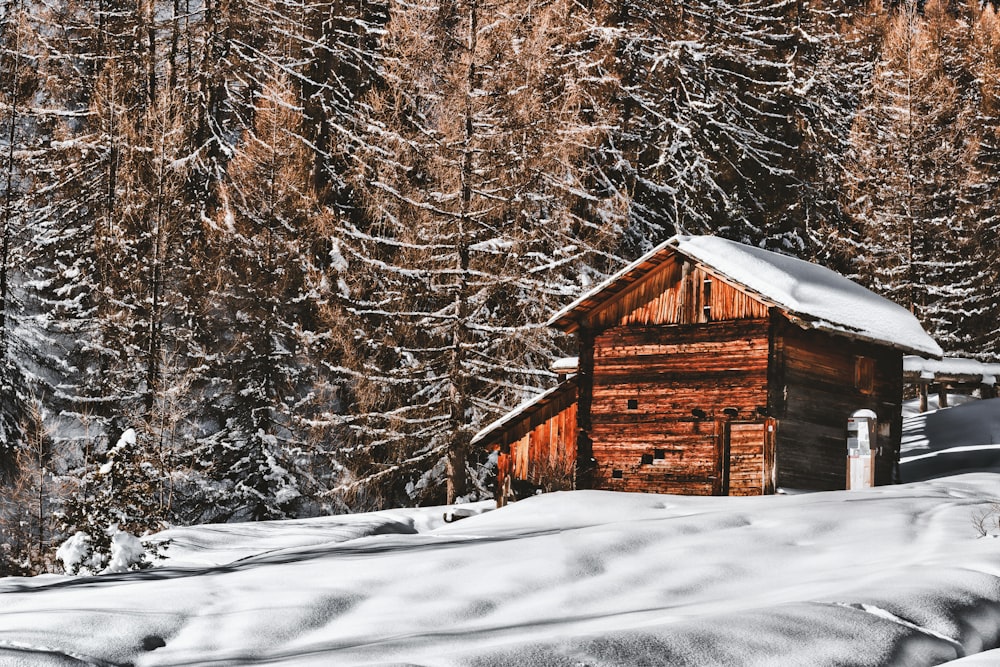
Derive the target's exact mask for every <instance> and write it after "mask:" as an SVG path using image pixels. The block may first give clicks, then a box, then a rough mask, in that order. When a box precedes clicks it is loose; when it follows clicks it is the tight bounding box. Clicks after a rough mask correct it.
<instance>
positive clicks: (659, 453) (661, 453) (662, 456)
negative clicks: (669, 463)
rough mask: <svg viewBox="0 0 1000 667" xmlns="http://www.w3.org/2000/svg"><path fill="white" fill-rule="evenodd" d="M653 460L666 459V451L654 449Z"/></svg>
mask: <svg viewBox="0 0 1000 667" xmlns="http://www.w3.org/2000/svg"><path fill="white" fill-rule="evenodd" d="M653 458H656V459H665V458H667V450H665V449H654V450H653Z"/></svg>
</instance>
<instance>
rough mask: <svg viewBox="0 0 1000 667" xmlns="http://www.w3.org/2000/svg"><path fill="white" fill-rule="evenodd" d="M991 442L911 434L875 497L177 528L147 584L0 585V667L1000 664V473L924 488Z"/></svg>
mask: <svg viewBox="0 0 1000 667" xmlns="http://www.w3.org/2000/svg"><path fill="white" fill-rule="evenodd" d="M998 426H1000V401H998V400H994V401H983V402H976V403H970V404H967V405H963V406H959V407H955V408H949V409H947V410H941V411H938V412H935V413H930V414H928V415H925V416H918V417H912V418H910V419H909V420H908V421H907V430H906V433H907V442H906V451H905V452H904V463H903V466H902V469H903V470H902V472H903V474H904V476H907V478H908V479H914V478H915V476H916V475H917V474H918V473H920V474H923V473H922V472H921V471H926V470H932V472H933V475H928V476H936V478H935V479H931V480H929V481H919V482H910V483H907V484H903V485H899V486H893V487H881V488H877V489H872V490H869V491H857V492H832V493H815V494H802V495H784V496H771V497H763V498H695V497H679V496H654V495H632V494H616V493H609V492H596V491H590V492H573V493H555V494H549V495H545V496H538V497H535V498H532V499H529V500H525V501H522V502H519V503H516V504H514V505H511V506H508V507H506V508H504V509H502V510H495V511H486V510H488V509H489V508H490V504H488V503H487V504H478V505H476V506H475V507H474V508H473V510H474V511H477V512H481V513H480V514H477V515H475V516H472V517H470V518H467V519H463V520H461V521H457V522H454V523H447V524H446V523H444V522H443V521H442V514H443V512H444V511H445V510H444V508H434V509H422V510H394V511H388V512H380V513H374V514H365V515H354V516H341V517H329V518H323V519H315V520H307V521H289V522H274V523H262V524H250V525H248V524H238V525H224V526H200V527H192V528H183V529H180V528H178V529H174V530H171V531H168V532H167V533H166V534H164V535H163V536H162V537H168V538H170V539H171V540H172V542H171V546H170V550H169V552H168V553H169V558H168V560H167V561H166V562H165V564H163V565H161V566H159V567H157V568H156V569H154V570H150V571H145V572H139V573H129V574H117V575H104V576H100V577H90V578H84V577H77V578H74V577H61V576H46V577H38V578H34V579H5V580H0V665H19V664H23V665H80V664H96V665H124V664H134V665H191V664H195V665H198V664H202V665H209V664H210V665H251V664H262V663H266V664H279V665H401V664H407V665H512V666H513V665H518V666H545V667H550V666H551V667H560V666H564V665H565V666H566V667H569V666H571V665H590V666H594V667H596V666H598V665H600V666H608V667H610V666H621V665H698V666H702V665H761V666H764V665H767V666H780V665H789V666H790V665H796V666H797V665H890V664H892V665H905V666H907V667H909V666H917V665H933V664H941V663H945V662H948V661H953V660H958V659H959V658H961V657H963V656H970V657H968V658H965V659H963V660H958V661H957V662H955V663H954V664H955V665H957V666H965V665H972V666H982V665H994V664H1000V653H997V652H992V653H980V652H981V651H984V650H986V649H991V648H994V647H996V646H998V645H1000V539H994V538H992V537H985V538H983V537H980V536H979V534H978V531H977V528H976V526H975V523H976V521H975V520H976V519H977V518H978V517H979V516H981V515H982V514H984V513H988V512H992V511H994V507H993V505H994V504H995V503H1000V474H997V473H994V472H974V473H966V474H958V475H952V476H937V475H940V474H943V473H946V472H947V471H948V470H967V469H970V468H971V467H975V466H981V469H982V470H988V469H990V468H992V467H994V466H993V463H994V459H993V458H992V452H994V451H995V450H994V449H990V448H987V447H984V445H993V446H994V447H998V446H1000V437H998V436H1000V430H998ZM957 450H961V451H957ZM973 453H974V454H976V456H973V457H972V458H970V456H971V455H972V454H973ZM967 454H968V455H969V456H966V455H967ZM932 463H933V464H934V465H931V464H932ZM928 466H929V467H928ZM991 532H1000V529H998V528H997V526H996V523H995V522H994V523H993V524H992V527H991Z"/></svg>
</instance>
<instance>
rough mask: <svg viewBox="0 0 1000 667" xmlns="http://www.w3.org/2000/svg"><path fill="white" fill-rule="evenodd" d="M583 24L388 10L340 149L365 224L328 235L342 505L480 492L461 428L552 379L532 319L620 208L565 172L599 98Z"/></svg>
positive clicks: (579, 153)
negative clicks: (350, 135)
mask: <svg viewBox="0 0 1000 667" xmlns="http://www.w3.org/2000/svg"><path fill="white" fill-rule="evenodd" d="M592 28H593V21H592V16H591V14H590V13H589V12H588V11H587V10H585V9H584V8H583V7H581V6H578V5H575V4H573V3H564V2H560V1H553V2H532V3H529V4H528V5H525V4H524V3H510V2H506V1H505V0H488V1H485V2H484V1H483V0H468V1H459V2H452V1H445V2H440V3H431V4H425V5H413V4H409V3H402V2H400V3H393V4H392V5H391V6H390V11H389V20H388V24H387V26H386V34H385V37H384V39H383V42H382V56H383V67H382V70H381V71H380V75H381V77H382V79H383V80H384V85H383V86H380V87H378V88H377V89H374V90H373V91H372V93H371V94H370V95H369V96H368V98H367V100H366V104H367V105H368V106H369V107H370V110H371V111H370V113H371V116H370V119H369V120H368V129H367V132H366V134H365V136H364V137H363V142H362V143H361V145H360V146H359V147H358V149H357V155H358V169H357V172H356V174H357V175H356V181H355V183H356V189H357V190H358V192H359V196H361V197H362V199H363V201H364V202H365V211H366V212H367V219H366V220H365V221H363V223H362V224H351V223H348V224H347V226H346V227H345V228H344V229H343V230H342V232H341V234H340V236H341V240H342V248H341V254H342V256H343V257H344V261H343V265H342V267H341V271H340V275H341V279H342V280H343V281H344V285H345V288H346V289H345V290H344V295H343V296H344V301H345V302H346V305H345V312H346V313H347V314H348V315H349V316H350V317H351V318H352V319H353V322H351V323H350V324H349V325H348V326H350V327H352V337H351V338H352V344H353V347H354V350H355V351H356V353H357V355H358V358H357V359H356V360H354V361H353V364H354V365H353V371H354V374H355V381H354V382H353V384H352V386H351V391H350V396H349V397H348V399H347V406H346V411H347V414H348V416H347V417H346V418H345V420H344V423H345V427H346V429H345V431H344V436H343V438H344V440H345V441H346V442H345V446H344V448H343V449H342V452H343V454H344V457H345V460H346V461H347V464H348V468H349V470H350V473H351V476H350V477H348V478H347V479H345V480H344V482H343V483H342V485H341V490H343V491H358V492H359V493H358V494H357V495H359V496H361V497H362V498H363V499H364V500H360V501H358V502H368V503H372V504H400V503H413V502H418V503H428V502H440V501H444V500H447V501H448V502H454V501H455V500H457V499H460V498H467V497H471V496H474V495H477V494H480V493H483V492H485V489H483V488H480V487H478V486H477V485H476V480H477V479H479V478H480V475H479V474H478V473H477V472H476V471H475V469H474V468H475V463H476V461H477V455H475V454H474V453H473V452H471V451H470V449H469V441H470V438H471V437H472V435H473V434H474V433H475V431H476V430H477V429H478V428H479V427H480V426H482V425H483V424H484V423H485V422H486V421H488V420H489V419H490V418H492V417H494V416H495V415H497V414H498V413H499V412H501V410H502V409H504V408H509V407H510V406H511V405H513V404H516V403H517V402H519V401H520V400H521V399H522V398H523V397H524V396H525V395H527V394H530V393H533V392H535V391H537V388H538V387H539V386H541V385H542V384H543V382H544V380H545V379H546V378H547V377H549V374H548V373H547V372H546V371H545V370H544V369H545V368H546V366H547V365H548V363H549V361H550V360H551V358H552V354H553V352H555V351H556V349H557V343H556V342H555V340H554V338H553V336H552V334H551V333H549V332H548V331H546V329H545V328H544V326H543V324H544V322H545V320H546V319H547V317H548V316H549V315H550V314H551V312H552V311H553V310H554V309H555V308H557V307H558V306H559V305H561V303H562V302H563V301H565V300H566V299H567V298H568V297H570V296H571V295H572V294H575V293H577V292H578V291H579V290H580V288H581V286H583V285H587V284H590V283H591V282H592V281H593V280H594V279H595V278H597V277H598V276H594V275H592V274H590V273H589V271H590V270H589V269H588V268H585V267H586V266H587V265H590V264H593V263H599V261H603V260H604V259H605V258H606V257H607V256H608V255H607V248H608V247H609V246H611V245H613V241H614V240H616V239H615V238H614V237H615V234H613V233H612V234H609V233H608V231H609V229H613V228H615V225H616V224H618V223H620V220H619V219H612V220H604V219H601V218H600V216H598V215H591V213H592V212H593V210H594V209H598V208H600V206H601V202H600V201H599V199H598V197H596V196H593V195H591V194H590V193H589V188H588V187H587V185H586V184H585V183H584V179H585V178H586V175H585V174H584V173H583V170H582V169H581V168H580V167H581V165H582V164H584V163H585V162H586V159H587V157H588V155H589V154H590V153H592V151H593V149H594V147H595V146H596V145H597V143H598V142H599V141H600V135H601V132H600V131H599V130H598V129H597V128H600V127H602V122H603V120H604V117H605V116H604V114H605V113H606V111H605V109H604V108H603V106H602V104H601V102H600V100H599V99H598V98H597V96H595V95H593V94H592V92H593V91H592V90H591V89H590V87H589V83H588V80H589V79H590V78H592V77H593V72H594V71H595V70H596V69H597V62H596V61H597V58H598V56H597V55H595V54H596V52H595V51H594V49H595V45H596V44H595V42H594V40H592V39H591V37H592V35H593V34H595V33H594V32H593V31H592ZM348 220H349V219H348ZM617 229H620V227H618V228H617ZM610 257H611V261H612V262H613V261H614V256H613V255H611V256H610ZM470 466H472V468H471V469H472V474H470Z"/></svg>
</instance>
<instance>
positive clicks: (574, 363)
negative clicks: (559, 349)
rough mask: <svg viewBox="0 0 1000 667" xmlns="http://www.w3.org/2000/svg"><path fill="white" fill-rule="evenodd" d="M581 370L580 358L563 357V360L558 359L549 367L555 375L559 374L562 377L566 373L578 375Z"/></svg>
mask: <svg viewBox="0 0 1000 667" xmlns="http://www.w3.org/2000/svg"><path fill="white" fill-rule="evenodd" d="M579 368H580V358H579V357H562V358H561V359H556V360H555V361H553V362H552V365H551V366H549V370H550V371H552V372H553V373H558V374H560V375H563V374H566V373H576V372H577V370H579Z"/></svg>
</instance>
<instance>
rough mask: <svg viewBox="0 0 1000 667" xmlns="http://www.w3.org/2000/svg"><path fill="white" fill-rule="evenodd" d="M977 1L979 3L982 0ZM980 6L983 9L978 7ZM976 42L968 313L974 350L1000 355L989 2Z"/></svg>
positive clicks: (995, 36) (999, 178) (997, 57)
mask: <svg viewBox="0 0 1000 667" xmlns="http://www.w3.org/2000/svg"><path fill="white" fill-rule="evenodd" d="M977 5H978V3H977ZM977 10H978V11H977ZM973 11H974V12H975V13H974V17H975V18H974V21H973V37H972V43H971V45H970V46H969V48H968V49H967V50H965V51H964V56H965V58H966V60H965V66H966V69H967V71H968V72H969V74H970V75H971V76H972V77H973V85H974V86H975V88H976V90H977V92H978V94H977V95H975V96H974V98H973V103H974V121H973V122H974V124H975V127H976V139H977V146H976V149H977V150H976V156H975V170H974V172H973V174H972V176H973V178H971V179H970V184H969V214H970V215H971V216H973V217H974V219H975V220H977V221H978V228H977V229H976V231H975V242H976V244H977V248H976V251H975V252H974V254H973V256H974V258H975V263H974V271H973V273H972V275H971V276H970V277H969V282H970V284H971V285H972V286H973V288H974V289H975V294H976V302H975V303H974V304H972V308H971V309H970V310H972V312H971V313H970V314H969V315H968V316H967V319H968V320H971V327H970V328H971V330H972V331H971V334H972V336H973V340H972V342H971V344H970V348H971V349H970V352H971V353H972V354H973V356H976V357H982V358H984V359H993V360H1000V294H998V293H997V289H996V286H997V285H998V284H1000V243H997V241H996V240H997V239H998V238H1000V201H998V199H997V196H996V193H997V192H998V191H1000V17H998V15H997V10H996V8H995V7H994V6H993V5H992V4H990V3H987V4H986V5H984V6H982V7H978V6H977V7H974V8H973Z"/></svg>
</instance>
